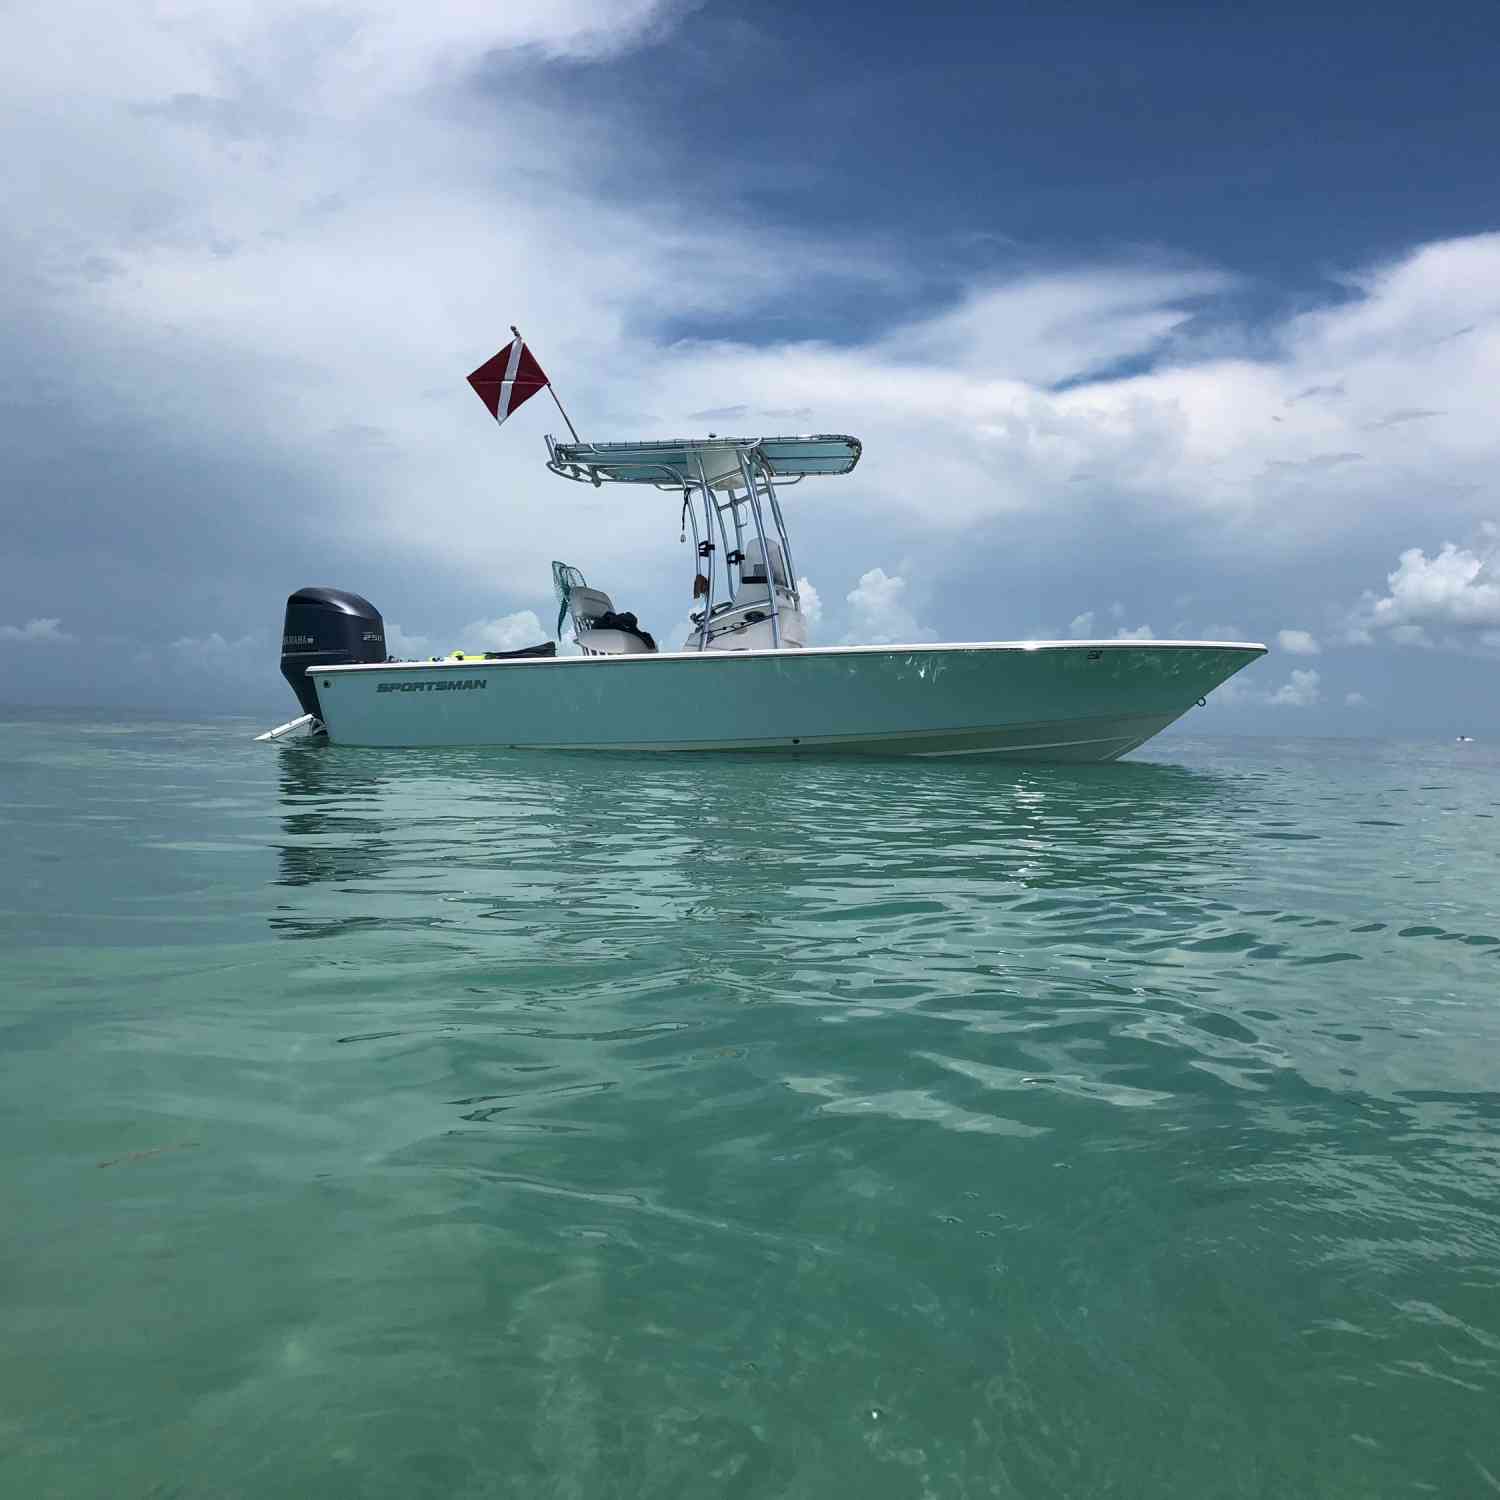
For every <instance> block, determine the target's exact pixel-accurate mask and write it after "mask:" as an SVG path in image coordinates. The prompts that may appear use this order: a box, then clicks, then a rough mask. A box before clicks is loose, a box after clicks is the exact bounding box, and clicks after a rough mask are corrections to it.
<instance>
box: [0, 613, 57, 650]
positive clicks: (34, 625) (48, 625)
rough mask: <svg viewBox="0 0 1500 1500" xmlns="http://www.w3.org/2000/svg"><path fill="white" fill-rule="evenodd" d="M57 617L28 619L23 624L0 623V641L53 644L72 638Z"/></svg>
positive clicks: (39, 644) (19, 643)
mask: <svg viewBox="0 0 1500 1500" xmlns="http://www.w3.org/2000/svg"><path fill="white" fill-rule="evenodd" d="M61 627H62V620H61V618H59V617H54V616H48V617H47V618H45V619H39V620H28V621H27V622H26V623H25V624H24V625H0V641H7V642H11V643H14V644H16V645H22V646H55V645H61V644H62V643H64V642H66V641H71V640H72V639H73V637H72V636H70V635H69V634H68V633H67V631H65V630H63V629H62V628H61Z"/></svg>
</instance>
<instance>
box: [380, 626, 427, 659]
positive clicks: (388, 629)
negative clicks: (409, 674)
mask: <svg viewBox="0 0 1500 1500" xmlns="http://www.w3.org/2000/svg"><path fill="white" fill-rule="evenodd" d="M385 645H386V650H387V651H389V652H390V654H391V655H392V656H395V657H400V658H401V659H403V660H407V661H412V660H420V659H421V658H422V657H424V656H432V655H434V654H435V648H434V647H433V644H432V637H431V636H426V635H408V634H407V633H406V632H405V631H404V630H403V629H402V628H401V627H400V626H399V625H397V624H396V623H395V621H394V620H387V621H386V622H385Z"/></svg>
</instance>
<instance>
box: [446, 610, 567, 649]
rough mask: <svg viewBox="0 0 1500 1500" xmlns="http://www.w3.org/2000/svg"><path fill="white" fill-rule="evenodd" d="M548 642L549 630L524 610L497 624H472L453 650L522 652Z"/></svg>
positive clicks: (498, 621)
mask: <svg viewBox="0 0 1500 1500" xmlns="http://www.w3.org/2000/svg"><path fill="white" fill-rule="evenodd" d="M548 639H550V637H549V635H548V633H547V630H546V628H545V627H544V626H543V624H542V622H541V621H540V620H539V619H537V617H536V614H535V612H534V611H532V610H529V609H521V610H517V611H516V612H515V614H511V615H502V616H500V618H499V619H496V620H470V621H469V623H468V624H467V625H465V626H464V627H463V628H462V629H461V630H459V632H458V643H457V644H456V645H455V646H454V647H453V649H454V650H458V651H473V650H474V649H475V648H476V647H478V648H481V649H483V650H485V651H519V650H521V648H522V647H524V646H535V645H538V644H540V643H541V642H542V641H545V640H548Z"/></svg>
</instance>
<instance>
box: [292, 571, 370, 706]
mask: <svg viewBox="0 0 1500 1500" xmlns="http://www.w3.org/2000/svg"><path fill="white" fill-rule="evenodd" d="M385 659H386V650H385V621H383V620H382V619H381V618H380V611H379V610H378V609H376V608H375V606H374V605H373V604H371V603H370V601H369V600H368V599H363V598H361V597H360V596H359V595H358V594H348V593H345V592H344V590H343V589H298V590H297V592H296V593H295V594H293V595H292V596H291V598H290V599H288V600H287V601H286V622H285V623H284V624H283V625H282V627H281V675H282V676H283V677H285V678H286V680H287V681H288V682H289V683H291V685H292V691H293V692H294V693H295V694H296V695H297V701H298V702H299V703H300V704H301V705H302V710H303V712H304V713H309V714H313V715H314V716H315V717H317V718H319V719H321V718H322V717H323V713H322V710H321V708H320V707H319V706H318V684H317V683H316V682H315V681H314V679H313V677H312V675H311V672H310V671H309V669H312V671H316V669H317V668H319V667H342V666H345V665H347V664H348V663H351V662H378V661H384V660H385Z"/></svg>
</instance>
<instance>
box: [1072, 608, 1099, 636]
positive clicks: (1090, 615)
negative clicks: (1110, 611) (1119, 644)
mask: <svg viewBox="0 0 1500 1500" xmlns="http://www.w3.org/2000/svg"><path fill="white" fill-rule="evenodd" d="M1093 633H1094V612H1093V610H1091V609H1086V610H1084V612H1083V613H1082V614H1081V615H1074V616H1073V618H1072V619H1071V620H1070V621H1069V622H1068V634H1069V635H1070V636H1072V637H1073V639H1074V640H1075V641H1076V640H1085V641H1086V640H1088V639H1089V637H1090V636H1092V635H1093Z"/></svg>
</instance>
